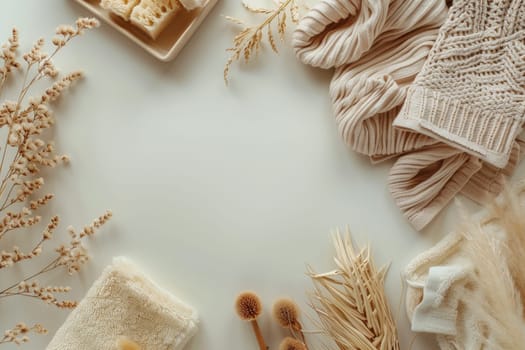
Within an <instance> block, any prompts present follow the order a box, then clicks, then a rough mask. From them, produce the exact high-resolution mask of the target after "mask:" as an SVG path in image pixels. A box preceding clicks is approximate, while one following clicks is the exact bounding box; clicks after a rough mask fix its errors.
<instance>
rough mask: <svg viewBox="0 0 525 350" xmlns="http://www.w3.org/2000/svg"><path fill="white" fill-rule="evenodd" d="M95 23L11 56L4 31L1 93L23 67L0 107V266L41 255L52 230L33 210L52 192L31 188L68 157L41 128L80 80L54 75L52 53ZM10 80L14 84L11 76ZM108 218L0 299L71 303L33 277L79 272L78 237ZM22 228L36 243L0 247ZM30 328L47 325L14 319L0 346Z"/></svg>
mask: <svg viewBox="0 0 525 350" xmlns="http://www.w3.org/2000/svg"><path fill="white" fill-rule="evenodd" d="M96 26H98V21H97V20H95V19H92V18H80V19H78V20H77V21H76V25H75V26H67V25H64V26H59V27H58V28H57V30H56V36H55V37H54V38H53V40H52V44H53V47H54V49H53V50H52V52H51V53H50V54H47V53H46V52H45V51H44V46H45V41H44V39H39V40H37V41H36V43H35V44H34V45H33V47H32V48H31V49H30V51H29V52H27V53H25V54H23V55H22V56H21V57H20V55H19V54H18V48H19V38H18V31H17V30H16V29H13V31H12V33H11V37H10V38H9V39H8V41H7V43H6V44H4V45H3V46H2V48H1V50H0V62H1V63H3V64H2V65H1V66H0V96H1V95H2V93H3V92H4V91H3V90H4V88H5V87H6V85H7V84H6V83H7V82H8V80H10V79H13V80H16V77H17V76H18V77H20V75H19V74H17V75H16V76H15V74H14V73H15V72H16V73H19V72H21V73H22V75H21V80H22V82H21V85H20V88H19V92H18V94H16V95H15V96H16V98H15V99H14V100H5V101H4V102H3V103H2V104H1V105H0V132H1V131H4V130H5V132H4V134H2V135H5V141H4V142H3V143H0V247H1V251H0V271H1V270H4V271H5V270H7V269H8V268H10V267H12V266H14V265H16V264H19V263H21V262H23V261H27V260H31V259H33V258H36V257H38V256H40V255H42V252H43V249H44V246H45V244H46V243H47V242H48V241H50V240H51V239H52V237H53V234H54V232H55V231H56V230H57V228H58V225H59V221H60V220H59V217H58V216H53V217H51V218H50V219H49V221H48V223H47V225H45V227H44V228H42V229H40V228H39V226H38V224H39V223H41V222H42V216H40V215H38V214H37V213H38V212H39V211H40V210H41V209H42V208H43V207H45V206H46V205H47V204H48V203H49V202H50V201H51V200H52V199H53V198H54V195H53V194H51V193H47V194H44V195H40V196H39V197H38V192H39V191H41V190H42V188H43V186H44V178H43V176H42V173H41V171H42V170H43V169H44V168H54V167H56V166H57V165H59V164H63V163H67V162H68V161H69V158H68V157H67V156H65V155H58V154H56V153H55V149H54V146H53V142H52V141H46V137H45V135H44V133H45V132H46V131H48V130H49V129H50V128H51V127H52V126H53V125H54V123H55V119H54V117H53V114H52V111H51V109H50V105H51V103H52V102H53V101H55V100H56V99H58V98H59V97H60V96H61V95H62V94H63V93H64V91H65V90H66V89H68V88H69V87H70V86H71V85H72V84H73V83H74V82H75V81H77V80H78V79H80V78H81V77H82V73H80V72H72V73H69V74H67V75H65V76H63V77H61V78H59V77H58V75H59V74H58V70H57V69H56V67H55V65H54V64H53V61H52V59H53V58H54V57H55V55H56V54H57V53H58V52H59V51H60V50H61V49H62V48H63V47H65V46H66V45H67V44H68V43H69V42H70V41H71V40H72V39H73V38H75V37H77V36H79V35H81V34H82V33H83V32H84V31H85V30H87V29H91V28H94V27H96ZM46 79H50V80H51V81H52V83H51V86H50V87H49V88H47V89H45V90H44V91H43V93H41V94H40V95H38V96H37V97H29V94H30V92H31V90H32V88H34V87H35V84H37V83H38V82H40V81H44V80H46ZM11 85H16V81H14V82H13V84H11ZM111 216H112V214H111V212H110V211H107V212H106V213H105V214H103V215H102V216H100V217H99V218H97V219H95V220H94V221H93V222H92V223H91V224H90V225H88V226H86V227H85V228H84V229H82V230H81V231H80V232H77V231H76V230H75V229H74V228H72V227H70V228H69V229H68V232H69V236H70V240H69V242H68V243H67V244H62V245H60V246H58V247H57V248H55V253H54V257H53V256H52V257H50V258H49V259H48V261H47V263H45V264H44V267H42V268H40V269H39V270H38V271H36V272H34V273H32V274H29V275H28V276H26V277H23V278H22V280H20V281H18V282H16V283H13V284H11V285H9V286H4V287H2V286H0V299H5V298H9V297H27V298H33V299H38V300H41V301H43V302H45V303H47V304H51V305H54V306H56V307H58V308H73V307H75V306H76V305H77V303H76V302H75V301H70V300H61V299H59V298H58V297H57V295H59V294H63V293H67V292H69V291H70V287H67V286H47V285H43V284H41V283H39V282H38V280H37V278H39V277H42V276H43V275H45V274H47V273H49V272H51V271H53V270H56V269H60V268H62V269H65V270H66V271H67V273H69V274H72V273H74V272H77V271H79V270H80V268H81V266H82V265H83V264H84V263H85V262H86V261H87V260H88V255H87V250H86V248H85V246H84V245H83V241H84V240H85V238H87V237H89V236H92V235H93V234H94V233H95V231H96V230H97V229H98V228H100V227H101V226H102V225H104V224H105V223H106V222H107V221H108V220H109V219H110V218H111ZM21 230H32V231H37V232H38V233H39V235H38V238H37V239H36V242H35V243H34V244H32V246H31V248H30V249H29V250H28V251H26V252H24V251H23V250H22V249H21V248H19V247H18V246H13V247H11V248H6V245H7V244H6V243H4V242H5V240H4V241H2V239H3V238H5V237H6V236H7V235H14V236H15V237H13V238H14V239H19V240H21V239H24V240H27V239H28V235H27V233H24V235H23V236H21V235H18V236H17V235H16V233H17V232H18V231H21ZM19 236H20V238H19ZM29 237H31V236H29ZM33 237H34V236H33ZM21 243H24V242H21ZM43 258H44V257H42V259H43ZM31 332H32V333H37V334H43V333H46V332H47V330H46V329H45V328H44V327H43V326H42V325H40V324H35V325H33V326H27V325H26V324H25V323H19V324H17V325H15V326H14V327H13V328H12V329H9V330H7V331H5V333H4V337H3V338H1V339H0V344H6V343H15V344H22V343H25V342H27V341H28V340H29V338H28V334H29V333H31Z"/></svg>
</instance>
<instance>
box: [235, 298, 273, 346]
mask: <svg viewBox="0 0 525 350" xmlns="http://www.w3.org/2000/svg"><path fill="white" fill-rule="evenodd" d="M235 310H236V311H237V315H239V317H240V319H241V320H243V321H248V322H250V323H251V325H252V328H253V332H254V333H255V337H256V338H257V343H259V348H260V350H267V349H268V347H267V346H266V343H265V341H264V338H263V336H262V333H261V329H260V328H259V324H258V323H257V317H259V316H260V315H261V313H262V304H261V300H260V299H259V297H258V296H257V294H255V293H254V292H243V293H241V294H239V295H238V296H237V299H236V300H235Z"/></svg>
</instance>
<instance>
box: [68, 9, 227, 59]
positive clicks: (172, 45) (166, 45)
mask: <svg viewBox="0 0 525 350" xmlns="http://www.w3.org/2000/svg"><path fill="white" fill-rule="evenodd" d="M74 1H75V2H77V3H79V4H80V5H81V6H83V7H84V8H86V9H88V10H89V11H90V12H92V13H93V14H94V15H96V16H97V17H98V18H100V19H101V20H103V21H104V22H106V23H107V24H109V25H110V26H112V27H113V28H115V29H116V30H118V31H119V32H121V33H122V34H124V35H125V36H127V37H128V38H129V39H131V40H132V41H134V42H135V43H136V44H137V45H139V46H140V47H142V48H143V49H144V50H146V51H147V52H149V53H150V54H151V55H153V56H155V57H156V58H158V59H159V60H161V61H165V62H166V61H170V60H172V59H174V58H175V56H177V54H178V53H179V52H180V50H181V49H182V48H183V47H184V45H186V43H187V42H188V40H189V39H190V38H191V36H192V35H193V33H194V32H195V31H196V30H197V28H198V27H199V25H200V24H201V23H202V21H203V20H204V18H205V17H206V16H207V15H208V13H209V12H210V11H211V9H212V8H213V6H215V4H216V3H217V1H218V0H208V1H207V2H206V3H205V5H204V6H203V7H202V8H199V9H195V10H192V11H186V10H182V11H181V12H180V13H178V14H177V15H176V16H175V17H174V18H173V20H172V22H171V23H170V24H169V25H168V26H167V27H166V28H165V29H164V30H163V31H162V33H161V34H160V35H159V37H158V38H157V39H155V40H153V39H151V38H150V37H148V36H147V35H146V34H145V33H143V32H142V31H141V30H140V29H139V28H137V27H135V26H134V25H133V24H131V23H128V22H126V21H124V20H123V19H122V18H120V17H118V16H115V15H113V14H111V13H110V12H109V11H107V10H105V9H103V8H102V7H100V5H99V3H100V0H74Z"/></svg>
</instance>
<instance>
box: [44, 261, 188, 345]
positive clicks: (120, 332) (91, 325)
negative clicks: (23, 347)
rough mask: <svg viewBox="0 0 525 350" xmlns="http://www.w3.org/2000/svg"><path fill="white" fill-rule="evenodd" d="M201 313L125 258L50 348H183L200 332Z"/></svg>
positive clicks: (110, 268)
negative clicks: (126, 341)
mask: <svg viewBox="0 0 525 350" xmlns="http://www.w3.org/2000/svg"><path fill="white" fill-rule="evenodd" d="M197 322H198V321H197V315H196V312H195V311H194V310H193V309H192V308H191V307H189V306H188V305H186V304H184V303H183V302H181V301H180V300H178V299H177V298H175V297H174V296H173V295H171V294H169V293H168V292H166V291H164V290H162V289H161V288H159V287H158V286H157V285H155V284H154V283H153V282H152V281H151V280H149V279H148V277H147V276H145V275H144V274H143V273H142V272H140V271H138V270H137V268H136V267H135V266H134V265H132V264H131V263H130V262H129V261H127V260H125V259H123V258H117V259H115V260H114V261H113V264H112V265H111V266H108V267H107V268H106V269H105V270H104V271H103V273H102V275H101V276H100V277H99V279H98V280H97V281H95V283H94V284H93V286H92V287H91V288H90V289H89V291H88V292H87V294H86V296H85V297H84V299H83V300H82V301H81V302H80V303H79V305H78V306H77V308H76V309H75V310H73V312H71V314H70V315H69V317H68V318H67V319H66V322H65V323H64V324H63V325H62V327H60V329H59V330H58V332H57V333H56V334H55V336H54V337H53V339H52V340H51V343H50V344H49V345H48V347H47V350H93V349H97V350H116V349H117V342H118V341H119V340H121V339H122V338H125V339H129V341H131V342H133V343H135V344H138V346H140V349H141V350H180V349H182V348H183V347H184V346H185V345H186V343H187V342H188V340H189V339H190V338H191V337H192V336H193V335H194V334H195V332H196V331H197Z"/></svg>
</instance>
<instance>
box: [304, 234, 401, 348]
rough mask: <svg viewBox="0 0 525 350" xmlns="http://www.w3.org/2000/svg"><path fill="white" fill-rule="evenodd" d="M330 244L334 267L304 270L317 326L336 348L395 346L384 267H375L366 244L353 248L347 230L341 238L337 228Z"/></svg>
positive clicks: (397, 345)
mask: <svg viewBox="0 0 525 350" xmlns="http://www.w3.org/2000/svg"><path fill="white" fill-rule="evenodd" d="M334 245H335V250H336V256H335V258H334V261H335V264H336V266H337V268H336V270H334V271H331V272H327V273H321V274H319V273H316V272H314V271H313V269H312V268H309V270H308V273H309V275H310V278H311V279H312V282H313V284H314V291H313V293H312V295H311V299H310V301H311V303H310V306H311V307H312V309H313V310H314V311H315V312H316V313H317V315H318V317H319V321H317V322H316V324H317V326H318V327H319V328H320V330H321V332H322V333H323V334H324V335H326V336H327V337H328V338H329V339H331V340H333V342H334V343H335V345H336V348H337V349H340V350H354V349H361V350H379V349H381V350H383V349H388V350H399V340H398V337H397V331H396V326H395V323H394V319H393V316H392V313H391V311H390V307H389V306H388V303H387V300H386V296H385V290H384V280H385V275H386V271H387V269H386V268H385V267H383V268H381V269H379V270H377V269H376V267H375V265H374V262H373V260H372V257H371V256H370V248H369V247H366V248H363V249H361V250H360V251H358V252H357V251H356V249H355V248H354V246H353V244H352V239H351V237H350V233H349V232H347V233H346V235H345V236H344V238H343V237H341V234H340V233H339V231H337V233H336V235H335V236H334Z"/></svg>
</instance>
